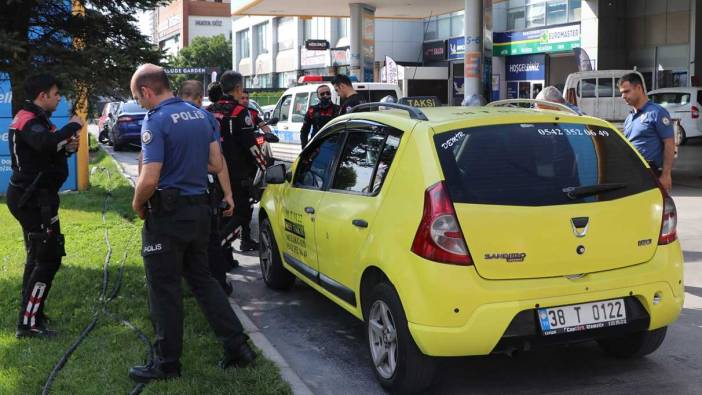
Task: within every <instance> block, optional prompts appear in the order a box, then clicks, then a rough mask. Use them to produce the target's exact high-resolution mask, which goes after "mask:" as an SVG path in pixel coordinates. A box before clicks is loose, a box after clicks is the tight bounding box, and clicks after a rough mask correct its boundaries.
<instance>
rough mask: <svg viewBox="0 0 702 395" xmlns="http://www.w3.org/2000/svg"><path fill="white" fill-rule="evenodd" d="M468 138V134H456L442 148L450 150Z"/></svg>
mask: <svg viewBox="0 0 702 395" xmlns="http://www.w3.org/2000/svg"><path fill="white" fill-rule="evenodd" d="M464 137H466V134H465V133H463V132H458V133H456V134H455V135H454V136H453V137H451V138H450V139H448V140H446V141H445V142H444V143H442V144H441V148H443V149H449V148H451V147H453V146H454V144H456V143H457V142H459V141H461V139H462V138H464Z"/></svg>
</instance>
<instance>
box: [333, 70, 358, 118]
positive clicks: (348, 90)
mask: <svg viewBox="0 0 702 395" xmlns="http://www.w3.org/2000/svg"><path fill="white" fill-rule="evenodd" d="M332 85H334V90H335V91H336V94H337V95H339V97H340V98H341V109H340V110H339V115H344V114H348V113H349V111H351V109H352V108H354V107H355V106H357V105H359V104H361V103H365V102H366V101H365V100H364V99H363V98H362V97H361V95H359V94H358V93H357V92H356V90H355V89H353V84H352V83H351V80H350V79H349V77H347V76H345V75H343V74H339V75H337V76H335V77H334V78H333V79H332Z"/></svg>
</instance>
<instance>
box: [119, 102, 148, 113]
mask: <svg viewBox="0 0 702 395" xmlns="http://www.w3.org/2000/svg"><path fill="white" fill-rule="evenodd" d="M120 112H126V113H143V112H146V110H145V109H144V108H142V107H141V106H140V105H139V103H137V102H131V101H130V102H126V103H124V104H122V108H121V109H120Z"/></svg>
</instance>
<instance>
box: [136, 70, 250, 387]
mask: <svg viewBox="0 0 702 395" xmlns="http://www.w3.org/2000/svg"><path fill="white" fill-rule="evenodd" d="M131 91H132V95H133V96H134V98H135V99H137V100H138V101H139V104H140V105H141V106H142V107H144V108H146V109H148V110H149V113H148V114H147V116H146V118H145V119H144V123H143V126H142V131H141V142H142V152H143V154H144V155H143V166H142V170H141V173H140V174H139V179H138V180H137V185H136V188H135V190H134V199H133V201H132V208H133V209H134V211H135V212H136V213H137V215H139V217H140V218H142V219H145V222H144V227H143V230H142V250H141V251H142V252H141V253H142V256H143V259H144V266H145V270H146V279H147V284H148V287H149V306H150V309H151V319H152V321H153V323H154V330H155V332H156V342H155V345H154V346H155V347H154V348H155V355H154V361H153V363H152V364H150V365H146V366H136V367H133V368H131V369H130V370H129V377H131V378H132V379H133V380H135V381H138V382H142V383H146V382H149V381H151V380H160V379H168V378H173V377H178V376H180V356H181V353H182V346H183V344H182V343H183V300H182V290H181V279H180V278H181V276H183V277H185V279H186V281H187V282H188V284H189V285H190V288H191V289H192V292H193V294H194V295H195V298H196V299H197V301H198V303H199V304H200V307H201V308H202V310H203V312H204V313H205V317H206V318H207V320H208V321H209V323H210V326H211V327H212V329H213V330H214V332H215V334H216V335H217V337H218V338H219V339H220V340H221V341H222V343H223V344H224V349H225V358H224V359H223V360H222V361H221V362H220V366H222V367H223V368H226V367H229V366H246V365H248V364H250V363H251V362H253V361H254V359H255V358H256V354H255V353H254V352H253V350H252V349H251V347H250V346H249V344H248V341H247V340H248V338H247V336H246V335H245V334H244V332H243V328H242V326H241V323H240V322H239V320H238V319H237V317H236V315H235V314H234V311H232V309H231V307H230V306H229V303H228V301H227V297H226V295H225V294H224V292H223V291H222V288H221V287H220V286H219V285H218V284H217V282H216V281H215V279H214V278H212V276H211V275H210V271H209V268H208V262H207V245H208V239H209V234H210V215H209V214H210V206H209V197H208V196H207V171H208V167H209V168H210V170H212V171H215V172H216V171H218V170H219V169H220V167H221V166H222V157H221V153H220V146H219V143H218V142H217V141H216V140H215V136H214V129H213V128H212V125H211V124H210V122H209V121H208V120H207V116H206V115H205V114H204V112H203V110H200V109H197V108H195V107H193V106H192V105H190V104H187V103H185V102H184V101H183V100H182V99H180V98H177V97H174V96H173V93H172V92H171V90H170V89H169V84H168V78H167V77H166V73H165V72H164V71H163V69H162V68H161V67H158V66H155V65H151V64H146V65H143V66H141V67H139V68H138V69H137V71H136V72H135V73H134V76H133V77H132V81H131Z"/></svg>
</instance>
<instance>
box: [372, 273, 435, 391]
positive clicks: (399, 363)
mask: <svg viewBox="0 0 702 395" xmlns="http://www.w3.org/2000/svg"><path fill="white" fill-rule="evenodd" d="M364 299H365V297H364ZM367 300H368V303H366V304H365V305H364V310H366V311H364V317H365V318H366V332H367V334H368V351H369V356H370V363H371V366H372V367H373V371H374V372H375V376H376V378H377V379H378V381H379V382H380V384H381V385H382V386H383V387H384V388H385V389H387V390H389V391H391V392H392V393H399V394H412V393H417V392H420V391H422V390H424V389H426V388H427V387H429V385H430V384H431V382H432V380H433V378H434V372H435V370H436V361H435V360H434V359H433V358H431V357H429V356H427V355H424V354H422V352H421V351H420V350H419V347H417V344H416V343H415V342H414V339H413V338H412V335H411V334H410V332H409V328H408V327H407V318H406V316H405V312H404V310H403V309H402V303H401V302H400V297H399V296H398V295H397V292H396V291H395V288H394V287H393V286H392V285H390V284H388V283H385V282H381V283H378V284H377V285H375V287H374V288H373V290H372V291H371V293H370V296H369V298H368V299H367ZM393 365H394V367H393Z"/></svg>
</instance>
